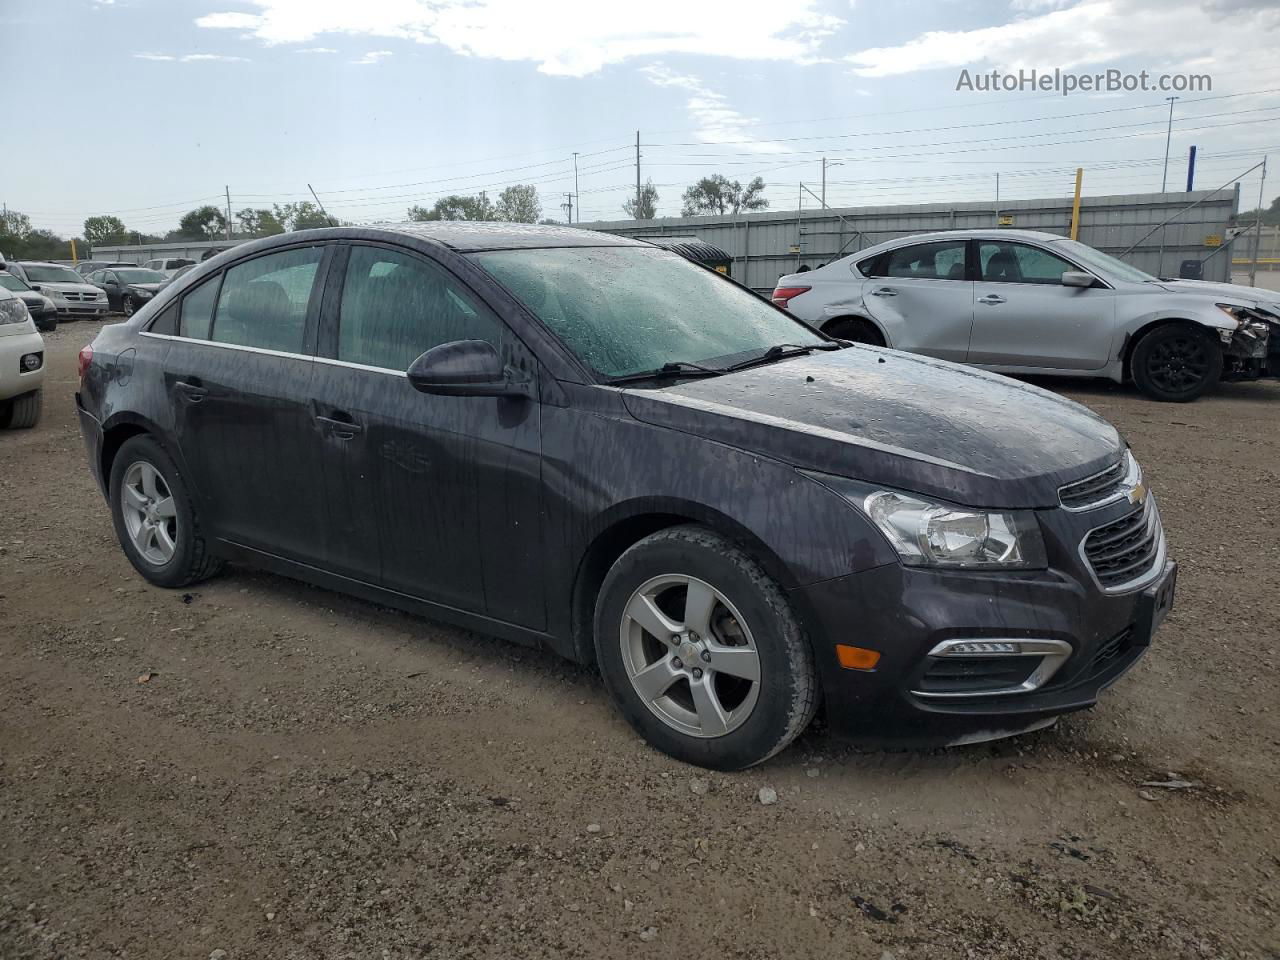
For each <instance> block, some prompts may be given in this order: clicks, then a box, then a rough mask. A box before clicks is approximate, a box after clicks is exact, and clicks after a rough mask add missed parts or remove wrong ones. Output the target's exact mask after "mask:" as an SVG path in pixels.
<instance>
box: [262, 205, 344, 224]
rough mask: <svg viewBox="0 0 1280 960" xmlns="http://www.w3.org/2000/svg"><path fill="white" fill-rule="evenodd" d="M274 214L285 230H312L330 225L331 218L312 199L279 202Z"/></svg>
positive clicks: (275, 206)
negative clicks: (298, 201) (282, 203)
mask: <svg viewBox="0 0 1280 960" xmlns="http://www.w3.org/2000/svg"><path fill="white" fill-rule="evenodd" d="M272 214H273V215H274V217H275V219H276V222H277V223H279V225H280V226H281V228H282V229H283V230H311V229H314V228H315V227H327V226H330V223H329V218H328V217H326V216H325V215H324V213H322V212H321V210H320V208H319V207H318V206H316V205H315V204H314V203H312V202H311V201H310V200H303V201H302V202H301V203H286V204H284V205H281V204H278V203H277V204H275V205H274V210H273V211H272Z"/></svg>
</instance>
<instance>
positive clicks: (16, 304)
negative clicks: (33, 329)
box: [0, 297, 31, 323]
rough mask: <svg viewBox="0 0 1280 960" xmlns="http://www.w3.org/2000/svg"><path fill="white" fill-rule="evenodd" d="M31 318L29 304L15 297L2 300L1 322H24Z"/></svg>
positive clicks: (0, 306) (0, 309) (0, 305)
mask: <svg viewBox="0 0 1280 960" xmlns="http://www.w3.org/2000/svg"><path fill="white" fill-rule="evenodd" d="M30 319H31V314H29V313H28V312H27V305H26V304H25V303H23V302H22V301H21V300H19V299H18V298H17V297H14V298H13V299H12V300H0V323H24V322H26V321H27V320H30Z"/></svg>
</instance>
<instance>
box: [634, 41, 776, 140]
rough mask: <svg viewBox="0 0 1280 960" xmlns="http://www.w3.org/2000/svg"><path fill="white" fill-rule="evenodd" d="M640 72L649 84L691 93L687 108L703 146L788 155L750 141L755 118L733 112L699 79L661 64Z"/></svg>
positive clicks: (723, 98)
mask: <svg viewBox="0 0 1280 960" xmlns="http://www.w3.org/2000/svg"><path fill="white" fill-rule="evenodd" d="M640 72H641V73H643V74H644V75H645V76H646V77H648V78H649V82H650V83H654V84H657V85H658V86H660V87H676V88H678V89H680V90H684V91H686V92H688V94H689V99H688V100H686V101H685V109H686V110H687V111H688V113H689V116H690V117H692V118H693V120H694V122H695V123H696V124H697V133H696V136H697V137H698V139H699V140H701V141H702V142H703V143H739V144H740V145H741V146H742V147H743V149H745V150H750V151H752V152H755V153H785V152H786V149H785V148H784V147H782V146H780V145H778V144H776V143H756V142H751V137H750V135H749V134H747V133H746V128H747V127H749V126H750V125H751V124H753V123H756V122H757V121H756V119H755V118H754V117H748V116H744V115H743V114H741V113H739V112H738V111H737V110H734V109H733V108H732V107H731V106H729V100H728V98H727V97H726V96H725V95H724V94H722V93H717V92H716V91H714V90H712V89H710V88H708V87H707V86H706V85H705V84H703V82H702V81H701V80H699V79H698V78H697V77H693V76H690V75H688V74H684V73H676V72H675V71H674V70H672V69H670V68H669V67H667V66H666V65H664V64H661V63H655V64H652V65H650V66H647V67H641V68H640Z"/></svg>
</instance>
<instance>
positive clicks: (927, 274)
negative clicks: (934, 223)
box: [884, 240, 968, 280]
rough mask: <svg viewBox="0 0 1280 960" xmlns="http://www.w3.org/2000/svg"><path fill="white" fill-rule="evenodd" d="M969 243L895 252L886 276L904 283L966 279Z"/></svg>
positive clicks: (926, 245) (928, 245) (921, 245)
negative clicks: (965, 262) (910, 281)
mask: <svg viewBox="0 0 1280 960" xmlns="http://www.w3.org/2000/svg"><path fill="white" fill-rule="evenodd" d="M967 248H968V242H967V241H965V240H948V241H944V242H941V243H917V244H913V245H912V246H909V247H899V248H898V249H897V250H891V251H890V252H889V257H888V260H887V262H886V266H885V271H884V275H885V276H886V277H896V278H900V279H903V280H963V279H965V267H964V260H965V250H966V249H967Z"/></svg>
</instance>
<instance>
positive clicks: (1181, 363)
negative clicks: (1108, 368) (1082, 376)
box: [1129, 323, 1222, 403]
mask: <svg viewBox="0 0 1280 960" xmlns="http://www.w3.org/2000/svg"><path fill="white" fill-rule="evenodd" d="M1129 373H1130V375H1131V376H1132V377H1133V382H1134V383H1135V384H1136V385H1137V387H1138V389H1139V390H1141V391H1142V392H1143V393H1145V394H1146V395H1147V396H1148V397H1151V398H1152V399H1153V400H1160V401H1162V402H1164V403H1187V402H1188V401H1191V400H1195V399H1196V398H1197V397H1199V396H1200V395H1201V394H1202V393H1204V392H1205V391H1206V390H1208V389H1209V388H1210V387H1212V386H1213V385H1214V384H1216V383H1217V382H1218V378H1219V377H1220V376H1222V350H1221V348H1219V346H1218V344H1217V343H1216V342H1215V341H1214V338H1213V335H1212V334H1211V333H1209V332H1208V331H1207V330H1203V329H1201V328H1200V327H1196V326H1193V325H1192V324H1189V323H1171V324H1167V325H1165V326H1163V327H1156V328H1155V329H1154V330H1151V331H1150V332H1148V333H1146V334H1143V336H1142V339H1140V340H1139V341H1138V342H1137V344H1136V345H1135V346H1134V348H1133V353H1132V354H1131V355H1130V357H1129Z"/></svg>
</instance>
